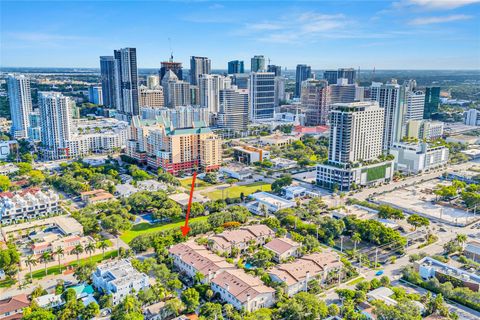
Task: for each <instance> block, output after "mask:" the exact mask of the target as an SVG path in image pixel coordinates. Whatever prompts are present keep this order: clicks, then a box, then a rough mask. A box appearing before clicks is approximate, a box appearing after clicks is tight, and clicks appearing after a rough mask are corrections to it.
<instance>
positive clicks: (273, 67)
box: [267, 64, 282, 77]
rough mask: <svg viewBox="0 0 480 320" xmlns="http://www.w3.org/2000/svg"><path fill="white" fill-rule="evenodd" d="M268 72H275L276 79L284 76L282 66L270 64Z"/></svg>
mask: <svg viewBox="0 0 480 320" xmlns="http://www.w3.org/2000/svg"><path fill="white" fill-rule="evenodd" d="M267 72H273V73H275V77H280V76H281V75H282V67H281V66H276V65H273V64H269V65H268V66H267Z"/></svg>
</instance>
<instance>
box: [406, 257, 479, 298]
mask: <svg viewBox="0 0 480 320" xmlns="http://www.w3.org/2000/svg"><path fill="white" fill-rule="evenodd" d="M414 267H415V269H416V270H417V271H418V273H419V274H420V276H421V277H422V278H423V279H426V280H427V279H430V278H433V277H435V278H437V279H438V281H440V282H441V283H443V282H447V281H448V282H451V283H452V284H454V285H456V286H459V285H461V286H463V287H467V288H469V289H470V290H472V291H475V292H478V291H480V276H477V275H476V274H474V273H470V272H468V271H465V270H462V269H458V268H455V267H452V266H450V265H448V264H446V263H443V262H440V261H438V260H435V259H433V258H431V257H425V258H423V259H422V260H420V261H416V262H414Z"/></svg>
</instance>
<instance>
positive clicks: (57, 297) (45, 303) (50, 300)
mask: <svg viewBox="0 0 480 320" xmlns="http://www.w3.org/2000/svg"><path fill="white" fill-rule="evenodd" d="M33 301H35V302H36V303H37V305H38V306H39V307H40V308H42V309H53V308H58V307H60V306H63V305H64V304H65V300H63V298H62V295H61V294H54V293H50V294H46V295H43V296H40V297H37V298H35V299H33Z"/></svg>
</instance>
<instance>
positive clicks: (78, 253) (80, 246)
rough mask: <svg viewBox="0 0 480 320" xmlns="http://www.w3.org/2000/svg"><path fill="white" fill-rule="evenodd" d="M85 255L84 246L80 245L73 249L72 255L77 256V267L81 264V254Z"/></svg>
mask: <svg viewBox="0 0 480 320" xmlns="http://www.w3.org/2000/svg"><path fill="white" fill-rule="evenodd" d="M81 253H83V247H82V245H81V244H80V243H79V244H77V245H76V246H75V248H73V250H72V252H71V254H76V255H77V267H78V265H79V264H80V254H81Z"/></svg>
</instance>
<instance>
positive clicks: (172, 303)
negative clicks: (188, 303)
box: [165, 298, 185, 317]
mask: <svg viewBox="0 0 480 320" xmlns="http://www.w3.org/2000/svg"><path fill="white" fill-rule="evenodd" d="M165 308H166V309H167V310H168V311H170V313H171V314H172V315H173V316H175V317H177V316H178V315H179V314H180V312H181V311H182V310H183V309H184V308H185V306H184V304H183V302H182V300H180V299H178V298H173V299H169V300H167V301H166V302H165Z"/></svg>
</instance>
